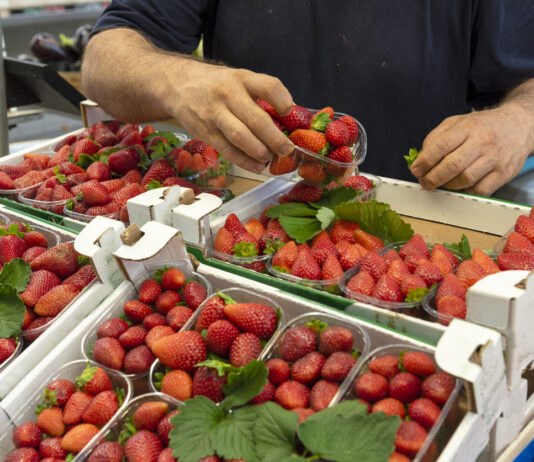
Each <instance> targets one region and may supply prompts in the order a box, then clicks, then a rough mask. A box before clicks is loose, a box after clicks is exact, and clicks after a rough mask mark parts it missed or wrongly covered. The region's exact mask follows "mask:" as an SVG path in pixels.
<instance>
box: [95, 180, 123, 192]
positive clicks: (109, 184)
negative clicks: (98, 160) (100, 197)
mask: <svg viewBox="0 0 534 462" xmlns="http://www.w3.org/2000/svg"><path fill="white" fill-rule="evenodd" d="M101 184H102V186H104V187H105V188H106V189H107V190H108V192H109V193H110V194H111V193H114V192H116V191H118V190H120V189H122V188H124V186H126V183H125V182H124V181H123V180H121V179H120V178H117V179H115V180H107V181H103V182H102V183H101Z"/></svg>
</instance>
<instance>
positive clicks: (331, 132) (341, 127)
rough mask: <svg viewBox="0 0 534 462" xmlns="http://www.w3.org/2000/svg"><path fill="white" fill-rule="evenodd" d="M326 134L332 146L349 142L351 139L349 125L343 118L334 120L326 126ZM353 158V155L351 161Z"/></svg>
mask: <svg viewBox="0 0 534 462" xmlns="http://www.w3.org/2000/svg"><path fill="white" fill-rule="evenodd" d="M325 136H326V141H328V142H329V143H330V144H331V145H332V146H342V145H344V144H348V142H349V139H350V133H349V127H348V126H347V125H346V124H345V123H344V122H343V121H342V120H334V121H333V122H330V123H329V124H328V125H327V126H326V130H325ZM349 151H350V149H349ZM351 160H352V156H351V159H350V161H351ZM350 161H349V162H350Z"/></svg>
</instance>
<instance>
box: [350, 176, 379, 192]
mask: <svg viewBox="0 0 534 462" xmlns="http://www.w3.org/2000/svg"><path fill="white" fill-rule="evenodd" d="M343 185H344V186H346V187H347V188H354V189H356V190H358V191H364V192H367V191H370V190H371V189H373V188H374V186H373V182H372V181H371V180H370V179H369V178H367V177H365V176H363V175H352V176H349V177H348V178H347V180H346V181H345V183H344V184H343Z"/></svg>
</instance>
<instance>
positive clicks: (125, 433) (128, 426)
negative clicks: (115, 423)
mask: <svg viewBox="0 0 534 462" xmlns="http://www.w3.org/2000/svg"><path fill="white" fill-rule="evenodd" d="M136 433H137V428H135V425H134V422H133V416H130V417H128V418H127V419H126V422H124V425H123V426H122V430H121V432H120V433H119V439H118V442H119V443H120V444H121V445H124V443H126V441H128V439H129V438H130V437H131V436H133V435H135V434H136Z"/></svg>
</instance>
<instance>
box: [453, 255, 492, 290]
mask: <svg viewBox="0 0 534 462" xmlns="http://www.w3.org/2000/svg"><path fill="white" fill-rule="evenodd" d="M484 276H486V273H485V272H484V269H483V268H482V266H480V265H479V264H478V263H477V262H476V261H474V260H467V261H463V262H462V263H460V265H459V266H458V269H457V270H456V277H457V278H458V280H459V281H460V282H461V283H462V284H463V286H464V287H465V288H466V289H467V288H468V287H471V286H472V285H473V284H474V283H475V282H477V281H479V280H480V279H482V278H483V277H484Z"/></svg>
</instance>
